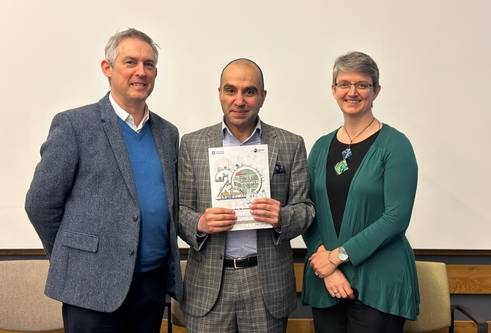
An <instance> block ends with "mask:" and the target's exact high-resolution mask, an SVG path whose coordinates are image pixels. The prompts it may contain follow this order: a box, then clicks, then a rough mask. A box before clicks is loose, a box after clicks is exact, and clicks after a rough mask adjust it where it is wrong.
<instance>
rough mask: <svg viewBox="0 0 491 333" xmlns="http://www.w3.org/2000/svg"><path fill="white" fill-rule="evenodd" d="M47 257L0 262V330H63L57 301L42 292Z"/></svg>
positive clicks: (59, 304) (46, 269)
mask: <svg viewBox="0 0 491 333" xmlns="http://www.w3.org/2000/svg"><path fill="white" fill-rule="evenodd" d="M48 266H49V263H48V260H3V261H0V304H1V306H0V329H1V330H5V331H19V332H38V331H48V332H63V319H62V315H61V303H60V302H58V301H55V300H52V299H50V298H48V297H47V296H46V295H44V285H45V283H46V276H47V273H48Z"/></svg>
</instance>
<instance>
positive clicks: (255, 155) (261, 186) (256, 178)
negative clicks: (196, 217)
mask: <svg viewBox="0 0 491 333" xmlns="http://www.w3.org/2000/svg"><path fill="white" fill-rule="evenodd" d="M208 155H209V156H208V157H209V162H210V185H211V202H212V206H213V207H224V208H230V209H233V210H235V214H236V215H237V221H236V223H235V225H234V227H233V229H232V231H234V230H245V229H262V228H271V225H270V224H269V223H265V222H259V221H255V220H254V218H253V217H252V215H251V213H250V209H249V205H250V204H251V203H252V201H253V200H254V199H256V198H270V197H271V192H270V187H269V166H268V145H250V146H235V147H217V148H208Z"/></svg>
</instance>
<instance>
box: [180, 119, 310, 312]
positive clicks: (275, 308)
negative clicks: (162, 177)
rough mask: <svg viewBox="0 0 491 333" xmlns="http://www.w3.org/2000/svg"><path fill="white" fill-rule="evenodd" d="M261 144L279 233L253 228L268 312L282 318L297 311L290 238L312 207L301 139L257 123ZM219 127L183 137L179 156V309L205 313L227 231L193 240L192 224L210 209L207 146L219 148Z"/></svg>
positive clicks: (217, 282) (217, 283) (218, 279)
mask: <svg viewBox="0 0 491 333" xmlns="http://www.w3.org/2000/svg"><path fill="white" fill-rule="evenodd" d="M261 126H262V131H261V143H262V144H267V145H268V154H269V177H270V187H271V197H272V198H274V199H276V200H278V201H280V203H281V211H280V215H281V222H282V225H281V232H280V233H277V232H276V231H274V230H273V229H259V230H257V255H258V268H259V275H260V281H261V290H262V294H263V298H264V302H265V304H266V307H267V309H268V311H269V312H270V313H271V315H272V316H274V317H276V318H285V317H287V316H288V314H289V313H291V312H292V311H293V310H294V309H295V308H296V291H295V276H294V271H293V253H292V249H291V246H290V240H291V239H292V238H294V237H297V236H298V235H300V234H302V233H303V232H304V231H305V230H306V229H307V228H308V227H309V225H310V223H311V222H312V219H313V217H314V206H313V204H312V202H311V201H310V199H309V197H308V193H309V186H310V185H309V179H308V169H307V156H306V150H305V145H304V142H303V139H302V137H300V136H298V135H295V134H293V133H290V132H287V131H285V130H282V129H279V128H276V127H273V126H270V125H267V124H265V123H262V124H261ZM221 129H222V125H221V123H219V124H217V125H213V126H210V127H207V128H204V129H201V130H199V131H197V132H194V133H190V134H186V135H184V136H183V137H182V139H181V149H180V152H179V202H180V205H179V232H180V236H181V238H182V239H183V240H184V241H185V242H187V243H188V244H189V245H190V250H189V256H188V262H187V266H186V274H185V277H184V301H183V303H182V309H183V311H184V312H185V313H187V314H190V315H192V316H203V315H206V314H207V313H208V312H209V311H210V310H211V308H212V307H213V305H214V304H215V302H216V300H217V297H218V294H219V291H220V287H221V283H222V274H223V260H224V258H225V246H226V244H225V242H226V233H225V232H222V233H216V234H213V235H207V236H206V239H205V240H204V241H200V242H198V239H197V223H198V220H199V218H200V216H201V215H202V214H203V213H204V211H205V210H206V209H207V208H209V207H211V187H210V172H209V162H208V148H210V147H221V146H222V145H223V144H222V132H221Z"/></svg>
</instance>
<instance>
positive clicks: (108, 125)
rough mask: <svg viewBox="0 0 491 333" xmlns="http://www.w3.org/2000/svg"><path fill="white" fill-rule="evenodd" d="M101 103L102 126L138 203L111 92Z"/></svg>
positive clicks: (129, 188) (124, 177)
mask: <svg viewBox="0 0 491 333" xmlns="http://www.w3.org/2000/svg"><path fill="white" fill-rule="evenodd" d="M99 105H100V108H101V120H102V128H103V129H104V132H105V133H106V136H107V139H108V140H109V144H110V145H111V148H112V151H113V154H114V157H115V158H116V161H117V163H118V166H119V170H120V171H121V175H122V176H123V179H124V181H125V183H126V186H127V187H128V190H129V191H130V193H131V196H132V197H133V199H134V200H135V202H136V203H138V196H137V194H136V186H135V181H134V179H133V172H132V170H131V163H130V158H129V156H128V150H127V149H126V144H125V142H124V139H123V134H122V133H121V125H120V124H119V121H118V116H117V115H116V112H114V109H113V107H112V105H111V102H110V101H109V93H108V94H107V95H106V96H105V97H104V98H103V99H101V100H100V101H99Z"/></svg>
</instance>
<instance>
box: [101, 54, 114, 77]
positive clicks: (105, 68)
mask: <svg viewBox="0 0 491 333" xmlns="http://www.w3.org/2000/svg"><path fill="white" fill-rule="evenodd" d="M101 69H102V73H103V74H104V75H105V76H106V77H107V78H109V79H110V78H111V75H112V69H113V68H112V66H111V64H110V63H109V61H108V60H107V59H104V60H102V61H101Z"/></svg>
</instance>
